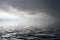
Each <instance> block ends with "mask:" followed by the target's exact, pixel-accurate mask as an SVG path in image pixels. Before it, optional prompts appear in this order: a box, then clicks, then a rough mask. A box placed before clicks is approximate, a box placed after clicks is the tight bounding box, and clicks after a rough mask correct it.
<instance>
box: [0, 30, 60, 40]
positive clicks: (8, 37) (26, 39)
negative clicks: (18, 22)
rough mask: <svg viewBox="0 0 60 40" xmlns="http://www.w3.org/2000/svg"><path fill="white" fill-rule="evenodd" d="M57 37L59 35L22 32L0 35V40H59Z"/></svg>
mask: <svg viewBox="0 0 60 40" xmlns="http://www.w3.org/2000/svg"><path fill="white" fill-rule="evenodd" d="M59 36H60V34H58V35H56V34H53V33H50V34H49V33H44V32H41V31H36V30H35V31H31V30H30V31H29V30H24V31H14V32H5V33H0V40H59V39H60V37H59Z"/></svg>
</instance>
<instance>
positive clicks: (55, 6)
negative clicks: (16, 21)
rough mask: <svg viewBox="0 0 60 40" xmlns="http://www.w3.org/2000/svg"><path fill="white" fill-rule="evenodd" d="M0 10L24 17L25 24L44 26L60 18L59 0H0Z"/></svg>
mask: <svg viewBox="0 0 60 40" xmlns="http://www.w3.org/2000/svg"><path fill="white" fill-rule="evenodd" d="M0 10H3V11H6V12H8V13H10V14H16V15H17V16H20V17H23V18H24V19H26V20H27V22H26V23H25V25H33V26H43V25H49V24H52V23H54V22H56V20H57V19H58V20H60V1H59V0H0ZM8 13H6V14H8ZM0 16H1V15H0ZM0 20H1V18H0ZM20 21H21V20H20ZM0 22H1V21H0Z"/></svg>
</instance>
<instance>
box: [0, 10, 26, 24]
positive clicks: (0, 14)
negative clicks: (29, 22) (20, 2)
mask: <svg viewBox="0 0 60 40" xmlns="http://www.w3.org/2000/svg"><path fill="white" fill-rule="evenodd" d="M25 21H26V20H25V18H23V17H20V16H17V15H14V14H12V13H8V12H4V11H0V25H1V24H3V25H4V24H5V25H6V24H7V25H8V24H10V25H11V24H12V25H13V24H23V23H24V22H25Z"/></svg>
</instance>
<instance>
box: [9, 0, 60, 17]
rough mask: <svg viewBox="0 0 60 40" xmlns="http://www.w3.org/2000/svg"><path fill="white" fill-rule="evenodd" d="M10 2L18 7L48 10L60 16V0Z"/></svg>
mask: <svg viewBox="0 0 60 40" xmlns="http://www.w3.org/2000/svg"><path fill="white" fill-rule="evenodd" d="M9 4H10V5H12V6H13V7H15V8H17V9H21V10H25V11H28V10H31V11H36V12H46V13H47V14H50V15H52V16H55V17H60V0H12V1H11V2H10V3H9ZM32 14H33V13H32Z"/></svg>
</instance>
